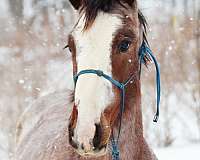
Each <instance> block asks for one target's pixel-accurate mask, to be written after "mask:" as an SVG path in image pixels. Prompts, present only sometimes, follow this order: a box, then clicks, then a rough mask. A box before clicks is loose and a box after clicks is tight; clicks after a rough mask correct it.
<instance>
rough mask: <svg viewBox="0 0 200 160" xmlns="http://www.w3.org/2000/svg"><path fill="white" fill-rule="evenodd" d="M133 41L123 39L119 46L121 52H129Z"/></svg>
mask: <svg viewBox="0 0 200 160" xmlns="http://www.w3.org/2000/svg"><path fill="white" fill-rule="evenodd" d="M130 44H131V42H130V41H129V40H123V41H122V42H121V43H120V44H119V46H118V49H119V51H120V52H127V51H128V49H129V47H130Z"/></svg>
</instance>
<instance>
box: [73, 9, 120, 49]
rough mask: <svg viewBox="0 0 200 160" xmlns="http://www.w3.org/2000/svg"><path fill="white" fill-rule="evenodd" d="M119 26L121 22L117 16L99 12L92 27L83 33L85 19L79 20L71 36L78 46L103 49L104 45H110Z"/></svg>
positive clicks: (82, 17)
mask: <svg viewBox="0 0 200 160" xmlns="http://www.w3.org/2000/svg"><path fill="white" fill-rule="evenodd" d="M121 25H122V20H121V18H120V17H119V16H118V15H116V14H108V13H103V12H100V13H99V14H98V16H97V17H96V19H95V21H94V23H93V24H92V26H91V27H90V28H88V29H87V30H85V31H84V26H85V18H84V15H83V16H81V18H80V19H79V21H78V23H77V25H76V27H75V29H74V31H73V35H74V38H75V40H76V41H77V42H78V45H82V44H84V45H85V43H87V45H90V46H96V45H98V47H103V45H106V44H105V43H107V45H108V44H110V43H111V41H112V39H113V36H114V34H115V33H116V31H117V30H118V29H119V28H120V27H121ZM80 43H82V44H80ZM88 43H89V44H88Z"/></svg>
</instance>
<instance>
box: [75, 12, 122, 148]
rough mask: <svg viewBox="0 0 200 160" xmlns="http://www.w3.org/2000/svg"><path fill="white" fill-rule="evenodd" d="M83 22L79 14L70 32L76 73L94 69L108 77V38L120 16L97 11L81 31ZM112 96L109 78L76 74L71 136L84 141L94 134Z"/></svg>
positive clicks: (109, 39)
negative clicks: (73, 40)
mask: <svg viewBox="0 0 200 160" xmlns="http://www.w3.org/2000/svg"><path fill="white" fill-rule="evenodd" d="M84 24H85V22H84V16H83V17H82V18H81V19H80V21H79V23H78V25H77V26H76V28H75V30H74V31H73V33H72V34H73V36H74V39H75V44H76V49H77V53H76V54H77V67H78V72H80V71H81V70H85V69H96V70H102V71H103V72H104V73H105V74H108V75H110V76H112V68H111V67H112V64H111V52H112V41H113V36H114V33H115V32H116V31H117V30H118V29H119V27H120V26H121V24H122V21H121V19H120V18H119V17H117V16H116V15H112V14H106V13H99V15H98V16H97V18H96V19H95V22H94V24H93V25H92V27H91V28H89V29H88V30H87V31H85V32H83V28H84ZM113 98H114V93H113V91H112V84H111V83H110V82H109V81H107V80H105V79H104V78H102V77H98V76H97V75H93V74H85V75H81V76H80V77H79V79H78V81H77V85H76V90H75V104H76V105H77V107H78V121H77V126H76V129H75V136H76V137H77V138H78V139H77V140H78V142H80V143H84V144H85V143H88V141H89V140H90V139H92V138H93V137H94V134H95V123H99V122H100V116H101V113H102V112H103V111H104V109H105V108H106V107H107V106H108V105H109V104H110V103H111V102H112V101H113ZM86 141H87V142H86Z"/></svg>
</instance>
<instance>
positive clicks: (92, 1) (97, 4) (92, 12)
mask: <svg viewBox="0 0 200 160" xmlns="http://www.w3.org/2000/svg"><path fill="white" fill-rule="evenodd" d="M136 2H137V1H136V0H83V1H82V7H81V9H80V12H84V14H85V27H84V30H87V29H88V28H90V27H91V26H92V24H93V22H94V21H95V19H96V17H97V15H98V12H100V11H102V12H106V13H107V12H111V11H112V10H113V9H115V8H116V6H121V7H124V8H126V4H128V5H129V6H136ZM126 9H127V8H126Z"/></svg>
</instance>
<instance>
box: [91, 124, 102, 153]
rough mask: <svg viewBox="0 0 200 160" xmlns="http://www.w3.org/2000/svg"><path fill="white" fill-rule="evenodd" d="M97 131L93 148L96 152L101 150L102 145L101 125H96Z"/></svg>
mask: <svg viewBox="0 0 200 160" xmlns="http://www.w3.org/2000/svg"><path fill="white" fill-rule="evenodd" d="M95 126H96V130H95V136H94V138H93V146H94V150H95V149H97V148H100V144H101V135H102V129H101V125H100V124H95Z"/></svg>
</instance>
